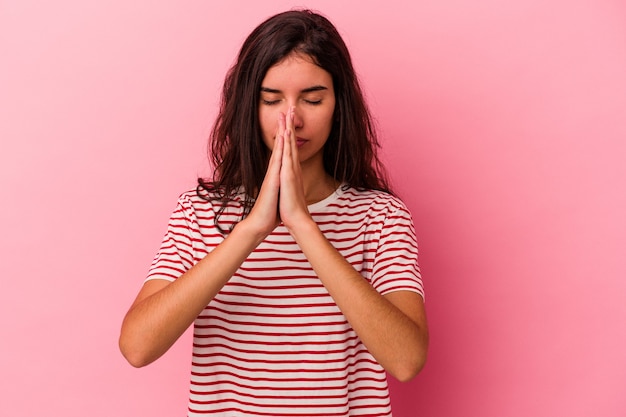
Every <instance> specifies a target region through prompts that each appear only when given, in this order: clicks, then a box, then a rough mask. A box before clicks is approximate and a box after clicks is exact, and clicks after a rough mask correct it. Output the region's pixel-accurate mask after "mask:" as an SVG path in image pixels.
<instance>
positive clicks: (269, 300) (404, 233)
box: [148, 187, 423, 417]
mask: <svg viewBox="0 0 626 417" xmlns="http://www.w3.org/2000/svg"><path fill="white" fill-rule="evenodd" d="M242 210H243V209H242V205H241V200H238V199H236V200H235V201H233V202H230V203H229V205H228V207H227V209H226V210H225V212H224V213H223V214H222V216H221V217H220V225H222V228H223V229H227V228H228V227H229V226H230V225H231V224H233V223H234V222H237V221H238V220H239V219H240V217H241V213H242ZM309 212H310V213H311V215H312V217H313V219H314V220H315V221H316V223H317V224H318V226H319V227H320V229H321V231H322V232H323V233H324V235H325V236H326V238H327V239H328V240H329V241H330V243H331V244H332V245H333V246H334V247H335V248H336V249H337V250H338V251H339V252H340V253H341V254H342V255H343V256H344V258H345V259H346V260H347V261H348V262H350V263H351V264H352V265H353V266H354V268H355V269H356V270H357V271H359V272H360V273H361V274H362V275H363V277H364V278H365V279H367V280H368V281H369V282H370V283H371V284H372V286H373V287H374V288H375V289H376V290H378V291H379V292H380V293H381V294H383V295H384V294H387V293H390V292H392V291H398V290H407V291H414V292H417V293H419V294H421V295H422V296H423V288H422V281H421V277H420V272H419V267H418V264H417V243H416V239H415V232H414V228H413V223H412V220H411V215H410V213H409V211H408V210H407V208H406V207H405V205H404V204H403V203H402V202H401V201H400V200H398V199H397V198H395V197H393V196H391V195H389V194H387V193H383V192H379V191H370V190H366V191H357V190H355V189H353V188H346V187H344V188H339V189H338V190H337V191H336V192H335V193H333V194H332V195H330V196H329V197H328V198H326V199H324V200H322V201H320V202H318V203H316V204H313V205H311V206H309ZM215 214H216V208H215V207H214V205H213V203H212V202H211V201H207V200H204V199H202V198H200V197H198V196H197V195H196V193H195V191H193V192H187V193H184V194H182V195H181V197H180V198H179V200H178V206H177V208H176V210H175V211H174V213H173V214H172V216H171V218H170V222H169V227H168V230H167V233H166V235H165V237H164V239H163V243H162V245H161V248H160V250H159V252H158V253H157V255H156V257H155V259H154V262H153V264H152V267H151V269H150V271H149V274H148V279H166V280H170V281H173V280H175V279H176V278H178V277H179V276H180V275H182V274H183V273H184V272H185V271H186V270H188V269H189V268H191V267H192V266H193V265H194V264H196V263H197V262H198V261H200V260H201V259H202V258H203V257H204V256H205V255H206V254H207V253H209V252H210V251H211V250H213V248H215V247H216V246H217V245H219V244H220V242H222V241H223V240H224V236H223V235H222V234H221V233H220V232H219V231H218V229H217V228H216V227H215V225H214V219H215ZM390 415H391V405H390V398H389V391H388V387H387V379H386V374H385V371H384V369H383V368H382V367H381V366H380V365H379V364H378V363H377V362H376V360H375V359H374V358H373V357H372V355H371V354H370V353H369V352H368V351H367V349H366V348H365V346H364V345H363V343H362V342H361V341H360V339H359V337H358V336H357V335H356V333H355V332H354V330H352V328H351V327H350V325H349V324H348V322H347V321H346V319H345V317H344V316H343V314H342V313H341V311H340V310H339V308H338V307H337V305H336V304H335V302H334V301H333V299H332V298H331V296H330V295H329V294H328V292H327V291H326V289H325V288H324V286H323V285H322V283H321V282H320V280H319V279H318V278H317V276H316V275H315V272H314V271H313V269H312V268H311V265H310V264H309V262H308V261H307V259H306V257H305V256H304V254H303V253H302V251H301V250H300V248H299V246H298V245H297V244H296V242H295V241H294V240H293V238H292V237H291V235H290V234H289V232H288V231H287V229H286V228H285V227H284V226H278V227H277V228H276V229H275V230H274V231H273V232H272V233H271V234H270V235H268V236H267V238H266V239H265V240H264V241H263V242H262V243H261V244H260V245H259V246H258V247H257V248H256V249H255V250H254V251H253V252H252V253H251V254H250V256H249V257H248V259H247V260H246V261H245V262H244V263H243V264H242V265H241V267H240V268H239V269H238V270H237V272H236V273H235V274H234V275H233V277H232V278H231V279H230V280H229V281H228V283H227V284H226V285H225V286H224V287H223V288H222V290H221V291H220V292H219V293H218V295H217V296H216V297H215V298H214V299H213V300H212V301H211V302H210V303H209V305H208V306H207V307H206V308H205V309H204V311H203V312H202V313H201V314H200V316H198V318H197V319H196V321H195V323H194V339H193V359H192V370H191V388H190V396H189V416H228V417H231V416H255V417H261V416H272V417H279V416H300V417H304V416H311V417H313V416H319V417H321V416H324V417H329V416H376V417H381V416H390Z"/></svg>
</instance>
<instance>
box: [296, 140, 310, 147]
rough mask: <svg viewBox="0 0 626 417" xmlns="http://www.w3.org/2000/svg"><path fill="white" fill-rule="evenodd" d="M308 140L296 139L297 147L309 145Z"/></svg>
mask: <svg viewBox="0 0 626 417" xmlns="http://www.w3.org/2000/svg"><path fill="white" fill-rule="evenodd" d="M307 142H308V140H306V139H302V138H296V145H297V146H298V148H299V147H300V146H302V145H304V144H305V143H307Z"/></svg>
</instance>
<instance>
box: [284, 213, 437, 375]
mask: <svg viewBox="0 0 626 417" xmlns="http://www.w3.org/2000/svg"><path fill="white" fill-rule="evenodd" d="M292 235H293V236H294V238H295V239H296V241H297V242H298V244H299V246H300V248H301V249H302V251H303V252H304V254H305V255H306V257H307V259H308V260H309V262H310V263H311V266H312V267H313V269H314V270H315V272H316V274H317V275H318V277H319V279H320V280H321V281H322V283H323V284H324V286H325V287H326V289H327V290H328V292H329V293H330V295H331V296H332V297H333V299H334V301H335V302H336V303H337V306H338V307H339V308H340V309H341V311H342V313H343V314H344V316H345V317H346V319H347V320H348V322H349V323H350V325H351V326H352V328H353V329H354V331H355V332H356V333H357V335H358V336H359V338H360V339H361V340H362V342H363V343H364V344H365V346H366V347H367V349H368V350H369V352H370V353H371V354H372V355H373V356H374V358H376V360H377V361H378V362H379V363H380V364H381V365H382V366H383V367H384V368H385V369H386V370H387V371H388V372H389V373H390V374H392V375H393V376H394V377H396V378H398V379H400V380H408V379H410V378H412V377H413V376H414V375H415V374H417V372H419V370H420V369H421V368H422V366H423V364H424V362H425V359H426V350H427V345H428V330H427V328H426V321H425V317H421V313H420V310H419V309H414V308H413V306H410V307H408V308H405V310H406V313H405V312H403V311H402V310H401V309H400V308H399V307H398V306H396V305H394V303H392V302H391V301H389V300H388V299H387V298H386V297H384V296H382V295H381V294H380V293H378V292H377V291H376V290H375V289H374V288H373V287H372V286H371V285H370V284H369V282H367V280H365V279H364V278H363V276H362V275H361V274H360V273H358V272H357V271H356V270H355V269H354V267H353V266H352V265H350V263H348V261H346V259H345V258H344V257H343V256H342V255H341V254H340V253H339V252H338V251H337V250H336V249H335V248H334V247H333V246H332V245H331V244H330V242H328V240H327V239H326V238H325V237H324V235H323V234H322V233H321V231H320V230H319V228H318V227H317V225H316V224H315V223H313V222H311V223H308V222H307V223H305V225H304V226H303V227H301V228H300V229H299V230H292ZM417 297H419V295H416V298H417ZM419 301H420V302H421V299H420V300H419ZM402 307H403V308H404V307H405V306H404V305H403V306H402Z"/></svg>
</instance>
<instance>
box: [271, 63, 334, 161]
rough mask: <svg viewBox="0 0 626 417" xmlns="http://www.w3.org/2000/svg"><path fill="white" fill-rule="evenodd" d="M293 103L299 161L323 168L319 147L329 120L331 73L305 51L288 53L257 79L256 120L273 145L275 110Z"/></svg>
mask: <svg viewBox="0 0 626 417" xmlns="http://www.w3.org/2000/svg"><path fill="white" fill-rule="evenodd" d="M291 106H294V107H295V117H294V128H295V135H296V141H297V144H298V156H299V159H300V164H301V165H303V166H304V165H310V166H316V165H317V164H319V167H322V169H323V152H322V151H323V148H324V144H325V143H326V140H327V139H328V135H329V134H330V130H331V128H332V124H333V114H334V111H335V91H334V89H333V79H332V76H331V75H330V74H329V73H328V72H327V71H326V70H324V69H322V68H320V67H318V66H317V65H315V64H314V63H313V62H312V60H311V59H310V58H309V57H308V56H307V55H302V54H296V53H292V54H290V55H288V56H287V57H286V58H285V59H283V60H282V61H280V62H278V63H277V64H275V65H274V66H272V67H270V69H269V70H268V71H267V73H266V74H265V78H264V79H263V81H262V82H261V95H260V103H259V121H260V124H261V131H262V134H263V142H264V143H265V145H266V146H267V147H268V148H269V149H273V147H274V140H275V138H276V133H277V130H278V119H279V114H280V113H283V114H286V113H287V110H288V109H289V107H291Z"/></svg>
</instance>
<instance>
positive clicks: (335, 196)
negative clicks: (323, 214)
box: [307, 183, 345, 213]
mask: <svg viewBox="0 0 626 417" xmlns="http://www.w3.org/2000/svg"><path fill="white" fill-rule="evenodd" d="M344 186H345V184H344V183H341V184H339V187H337V189H336V190H335V191H333V192H332V193H330V194H329V195H328V197H326V198H324V199H322V200H320V201H318V202H317V203H313V204H309V205H308V206H307V207H308V209H309V213H312V212H314V211H318V210H320V209H323V208H324V207H326V206H328V205H329V204H330V203H332V202H334V201H336V200H337V199H338V198H339V197H341V196H342V195H343V193H344V191H343V190H344Z"/></svg>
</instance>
